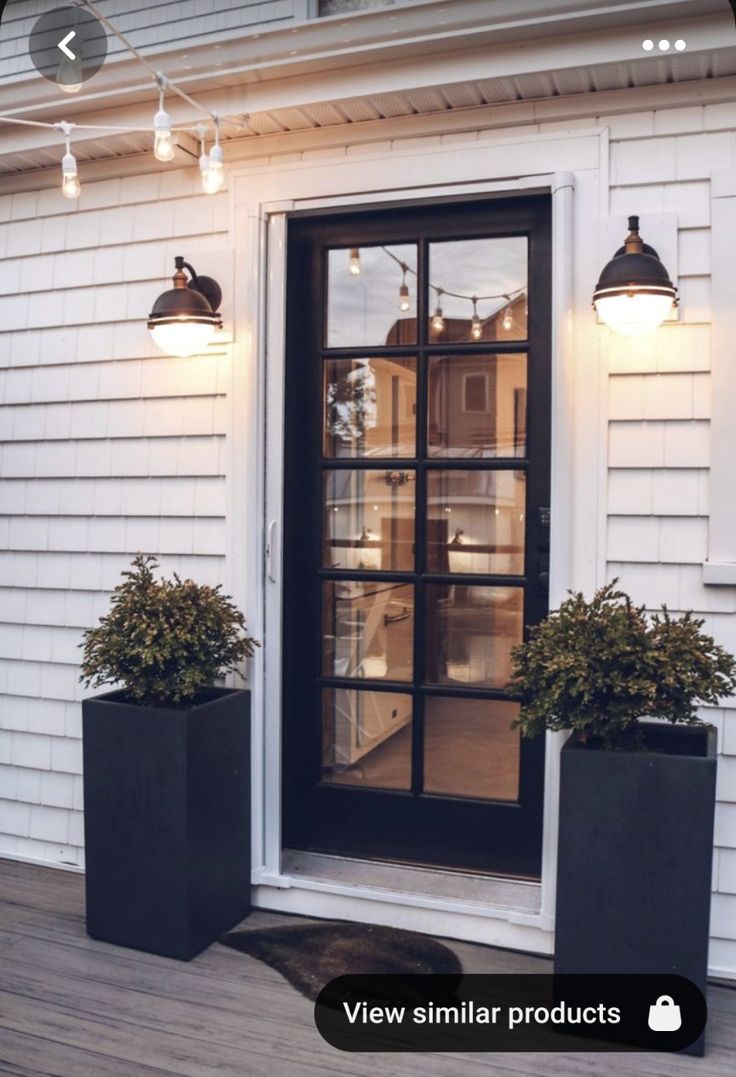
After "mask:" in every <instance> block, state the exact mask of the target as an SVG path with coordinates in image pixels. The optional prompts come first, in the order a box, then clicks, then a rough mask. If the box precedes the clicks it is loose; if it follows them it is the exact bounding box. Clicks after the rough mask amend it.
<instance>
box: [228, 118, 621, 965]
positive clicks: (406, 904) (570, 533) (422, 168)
mask: <svg viewBox="0 0 736 1077" xmlns="http://www.w3.org/2000/svg"><path fill="white" fill-rule="evenodd" d="M389 156H390V161H389V160H387V158H388V157H389ZM509 162H511V165H512V166H513V168H514V169H515V170H518V171H516V174H514V175H509V174H508V173H509ZM607 162H608V145H607V131H606V130H605V129H603V130H602V129H597V128H595V129H591V130H590V131H579V130H577V131H574V132H564V131H562V132H553V133H550V134H545V135H541V134H540V135H536V134H533V135H524V136H523V137H518V138H498V139H493V140H492V141H490V140H489V141H484V142H482V143H480V142H478V141H474V142H468V144H467V146H463V147H460V146H458V145H457V144H452V145H450V146H447V145H438V146H433V147H431V148H427V147H423V148H419V149H417V148H412V147H410V146H409V147H403V146H402V144H400V143H399V144H396V146H395V148H394V149H393V150H392V151H390V154H389V151H383V152H377V153H375V154H373V155H363V154H362V155H360V156H355V157H353V156H345V155H343V156H336V158H335V159H334V160H333V159H331V160H329V161H328V160H326V159H324V158H322V159H319V160H318V161H313V160H309V161H308V162H305V161H301V162H297V163H294V162H289V163H288V164H284V165H283V166H281V167H279V166H278V163H277V160H275V161H274V162H273V163H270V164H269V165H267V166H265V165H261V166H257V167H250V168H245V169H242V170H238V171H235V172H233V173H231V222H230V224H231V235H232V237H233V242H234V245H235V249H236V262H235V303H234V308H235V325H234V335H235V347H234V362H233V369H232V380H231V385H230V387H229V388H230V397H231V422H230V437H229V442H230V448H229V468H228V484H229V502H228V504H229V510H230V518H229V527H228V551H227V552H228V566H229V572H228V583H229V586H230V588H231V591H232V593H233V595H234V597H235V599H236V601H237V602H238V603H239V604H241V605H242V606H243V607H244V608H245V609H246V612H247V614H248V621H249V625H251V626H253V627H254V628H255V630H256V634H259V635H260V638H261V639H262V640H263V649H262V651H261V652H259V657H260V660H259V661H257V662H254V663H253V667H254V668H253V672H252V681H251V689H252V705H253V706H252V715H253V884H254V887H255V889H254V903H255V904H257V905H261V906H264V907H269V908H274V909H284V910H286V911H296V912H302V913H305V914H307V913H311V914H314V915H322V916H333V917H334V916H339V917H342V918H345V919H353V920H364V921H371V922H377V923H392V924H399V925H401V926H406V927H409V928H414V929H415V930H420V931H431V932H433V933H435V934H441V935H452V936H454V937H458V938H469V939H477V940H479V941H484V942H489V943H494V944H496V945H502V946H509V947H516V948H520V949H528V950H536V951H538V952H542V953H550V952H552V947H553V927H554V902H555V866H556V848H557V819H558V775H559V748H560V744H561V738H560V736H559V735H556V736H553V735H550V736H549V737H548V744H547V756H546V767H545V790H544V836H543V857H542V881H541V895H540V899H541V900H540V911H539V913H534V914H531V913H529V912H528V911H523V910H521V909H520V910H518V911H515V910H514V909H509V908H507V907H503V908H502V907H498V908H493V907H490V906H489V907H487V908H486V907H483V908H482V909H479V907H478V906H477V905H473V906H470V905H467V904H466V903H464V902H462V901H448V900H447V899H439V898H429V897H428V898H426V899H425V898H421V899H420V898H417V896H416V895H413V894H403V893H397V892H394V891H380V890H377V889H374V888H366V887H359V886H350V885H346V884H344V883H343V884H337V883H334V882H327V881H324V882H323V881H321V880H312V879H309V880H307V879H303V878H301V877H296V876H290V875H288V874H284V873H282V870H281V619H282V612H281V542H280V539H281V531H282V528H281V521H282V519H283V513H284V512H288V506H284V505H283V417H284V406H283V405H284V359H285V356H284V336H285V319H286V238H287V227H288V214H289V213H293V212H297V211H300V210H309V209H316V208H323V207H335V208H338V207H349V206H354V205H356V204H361V205H365V204H367V203H372V202H375V203H377V204H378V203H380V204H386V203H394V204H395V203H400V202H409V201H411V202H415V201H417V200H419V199H427V198H438V199H440V198H447V197H453V196H456V197H457V198H462V197H464V196H465V195H469V194H476V193H489V194H490V193H498V192H509V193H511V192H520V191H529V192H531V191H549V192H550V193H551V196H552V253H553V264H552V308H553V309H552V335H553V339H552V446H551V536H550V541H551V556H550V604H551V606H553V607H554V606H556V605H557V604H559V602H560V600H561V599H562V598H563V597H564V594H565V591H566V590H567V589H568V588H571V587H575V588H579V589H584V590H586V591H588V590H590V589H591V588H593V587H595V586H597V585H598V584H599V583H600V582H601V580H602V577H603V571H604V565H603V562H602V549H603V541H602V539H603V536H604V534H605V532H604V527H603V521H604V516H603V514H604V511H605V505H604V504H603V500H604V497H603V495H604V491H605V487H604V485H602V479H604V478H605V466H606V459H605V425H606V419H607V416H606V415H605V407H604V402H605V391H604V388H605V387H604V372H603V371H602V369H601V362H600V359H601V348H600V342H599V334H598V332H597V326H596V324H595V318H594V315H593V313H592V311H591V309H590V294H591V292H592V289H593V286H594V284H595V280H596V278H597V270H598V268H599V267H598V266H597V264H596V257H597V256H596V244H595V242H590V237H592V236H595V235H596V231H597V227H598V219H599V217H600V215H601V213H605V212H606V209H607V198H608V169H607ZM417 176H422V177H423V178H424V179H425V180H426V182H425V183H424V184H423V185H421V186H417ZM257 507H260V508H257Z"/></svg>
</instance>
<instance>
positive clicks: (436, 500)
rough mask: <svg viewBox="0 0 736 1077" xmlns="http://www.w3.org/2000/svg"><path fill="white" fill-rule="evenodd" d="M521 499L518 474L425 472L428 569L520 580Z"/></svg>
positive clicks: (523, 478)
mask: <svg viewBox="0 0 736 1077" xmlns="http://www.w3.org/2000/svg"><path fill="white" fill-rule="evenodd" d="M525 500H526V476H525V474H524V472H523V471H430V472H428V474H427V568H428V570H429V571H430V572H468V573H476V574H478V575H482V574H484V573H491V574H495V575H501V574H511V575H516V576H521V575H523V573H524V505H525Z"/></svg>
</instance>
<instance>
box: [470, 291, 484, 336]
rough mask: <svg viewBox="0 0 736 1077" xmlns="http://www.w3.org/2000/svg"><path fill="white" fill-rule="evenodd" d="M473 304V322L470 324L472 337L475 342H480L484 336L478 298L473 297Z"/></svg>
mask: <svg viewBox="0 0 736 1077" xmlns="http://www.w3.org/2000/svg"><path fill="white" fill-rule="evenodd" d="M472 302H473V320H472V322H471V323H470V335H471V336H472V338H473V340H480V338H481V337H482V336H483V326H482V325H481V321H480V318H479V317H478V297H477V296H475V295H474V296H473V297H472Z"/></svg>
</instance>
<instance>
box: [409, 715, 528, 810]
mask: <svg viewBox="0 0 736 1077" xmlns="http://www.w3.org/2000/svg"><path fill="white" fill-rule="evenodd" d="M518 714H519V704H518V703H511V702H508V701H505V700H490V699H451V698H449V697H443V696H427V697H426V699H425V703H424V792H425V793H444V794H445V795H446V796H456V797H482V798H483V799H484V800H518V797H519V763H520V755H521V753H520V739H519V731H518V729H512V728H511V723H512V721H514V719H515V718H517V717H518Z"/></svg>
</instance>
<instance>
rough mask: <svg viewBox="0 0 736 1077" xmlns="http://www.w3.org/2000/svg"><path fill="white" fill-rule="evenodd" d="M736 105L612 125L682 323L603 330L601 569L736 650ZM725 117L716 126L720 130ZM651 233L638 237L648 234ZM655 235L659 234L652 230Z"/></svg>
mask: <svg viewBox="0 0 736 1077" xmlns="http://www.w3.org/2000/svg"><path fill="white" fill-rule="evenodd" d="M735 122H736V105H728V106H722V105H713V106H705V107H694V108H682V109H667V110H661V111H660V112H644V113H638V114H637V115H636V117H630V118H627V117H622V118H621V122H620V123H613V124H612V125H611V136H612V143H611V179H612V189H611V212H612V213H614V214H620V215H627V214H629V213H641V214H645V213H655V214H656V213H674V214H676V215H677V221H678V270H679V272H678V281H677V283H678V285H679V288H680V297H681V303H680V314H679V322H678V323H677V324H668V325H665V326H663V327H662V328H661V329H660V330H659V331H658V332H657V334H656V336H655V337H644V338H641V339H639V340H633V341H625V340H622V339H621V338H619V339H618V340H616V339H615V338H613V337H611V342H610V343H611V348H610V353H609V370H610V379H609V399H608V417H609V430H608V464H609V477H608V490H607V508H608V536H607V552H608V568H607V572H608V577H609V578H611V577H614V576H618V577H619V579H620V581H621V585H622V587H624V588H625V589H626V590H628V591H629V592H630V593H631V595H632V596H633V597H634V598H635V600H636V601H637V602H642V603H644V604H646V606H647V607H648V608H650V609H657V608H658V607H659V606H660V605H661V604H662V603H666V604H667V605H668V606H669V608H670V609H672V610H675V611H683V610H688V609H693V610H695V612H696V613H697V614H698V615H699V616H701V617H703V618H704V620H705V629H706V631H708V632H710V633H712V634H713V635H714V637H715V638H716V639H717V640H718V641H719V642H721V643H722V644H724V645H725V646H726V647H728V648H729V649H730V650H731V651H732V652H734V653H736V589H735V588H733V587H705V586H704V585H703V583H702V562H703V561H704V560H705V559H706V558H707V541H708V496H709V471H708V465H709V458H710V428H709V417H710V375H709V371H710V320H711V310H710V227H709V226H710V182H709V178H710V172H711V170H714V169H718V168H729V167H732V166H733V165H734V164H735V163H736V152H735V138H736V136H735V135H734V130H733V128H734V123H735ZM721 128H722V129H721ZM644 238H645V239H646V238H647V237H646V236H645V237H644ZM654 242H655V245H656V241H654ZM734 707H736V699H730V700H727V701H724V706H723V707H722V708H719V709H705V708H703V710H702V712H701V713H702V715H703V717H704V718H705V719H706V720H708V721H711V722H713V723H714V724H715V725H716V726H717V728H718V742H719V751H720V758H719V764H718V786H717V801H718V803H717V809H716V835H715V843H716V848H715V862H714V872H713V890H714V898H713V909H712V923H711V934H712V942H711V954H710V961H711V965H712V967H713V968H720V969H731V970H734V969H736V711H734Z"/></svg>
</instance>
